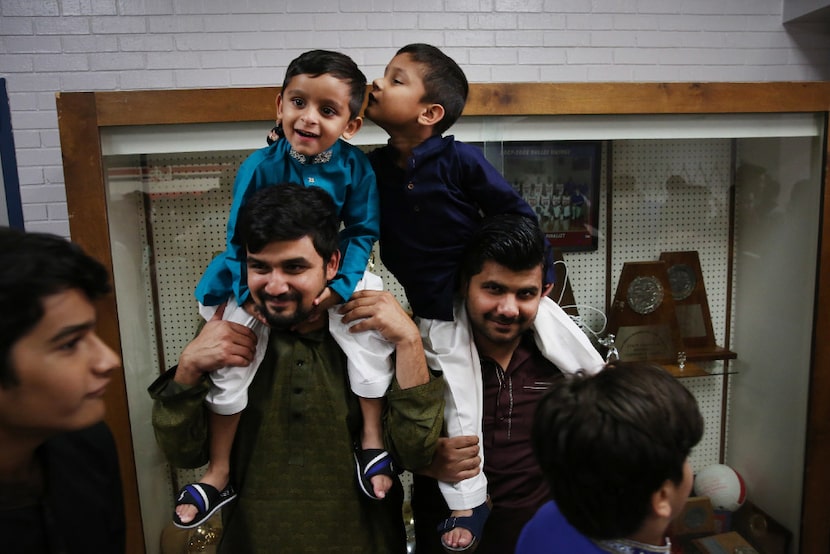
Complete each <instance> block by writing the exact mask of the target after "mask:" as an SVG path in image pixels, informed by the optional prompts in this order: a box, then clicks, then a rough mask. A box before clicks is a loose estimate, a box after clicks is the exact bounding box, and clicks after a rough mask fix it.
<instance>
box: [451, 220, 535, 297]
mask: <svg viewBox="0 0 830 554" xmlns="http://www.w3.org/2000/svg"><path fill="white" fill-rule="evenodd" d="M546 240H547V239H546V238H545V235H544V234H543V233H542V230H541V229H540V228H539V224H538V222H537V221H536V220H534V219H531V218H529V217H525V216H522V215H518V214H499V215H494V216H490V217H488V218H485V219H484V220H482V222H481V225H480V226H479V228H478V229H476V231H475V233H473V236H472V237H471V238H470V240H469V241H467V246H466V247H465V249H464V254H463V257H462V259H461V265H460V268H459V278H460V282H461V283H466V282H468V281H469V280H470V279H471V278H472V277H473V276H474V275H478V274H479V273H481V270H482V268H483V267H484V262H487V261H493V262H496V263H497V264H499V265H502V266H504V267H506V268H507V269H510V270H512V271H525V270H528V269H532V268H534V267H537V266H542V265H543V264H544V262H545V242H546Z"/></svg>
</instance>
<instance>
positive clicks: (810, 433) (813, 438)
mask: <svg viewBox="0 0 830 554" xmlns="http://www.w3.org/2000/svg"><path fill="white" fill-rule="evenodd" d="M828 132H830V125H828V117H827V114H826V115H825V121H824V152H825V153H824V162H825V166H824V191H823V194H822V203H823V205H822V219H821V228H820V231H819V256H820V257H819V260H818V274H817V277H816V292H815V294H816V303H815V313H814V317H815V328H814V331H813V364H812V371H811V373H810V390H809V400H808V408H807V436H806V450H805V455H804V484H803V487H802V490H803V493H802V494H803V499H802V518H801V548H800V549H799V550H798V551H799V552H803V553H805V554H811V553H815V554H819V553H820V554H826V553H827V552H830V505H828V501H827V499H828V498H830V472H828V468H830V342H828V341H827V337H828V336H830V140H829V139H828Z"/></svg>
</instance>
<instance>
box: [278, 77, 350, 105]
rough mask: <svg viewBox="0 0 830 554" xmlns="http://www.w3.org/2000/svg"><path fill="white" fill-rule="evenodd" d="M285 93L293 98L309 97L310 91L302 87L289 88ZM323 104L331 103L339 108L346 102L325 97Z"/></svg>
mask: <svg viewBox="0 0 830 554" xmlns="http://www.w3.org/2000/svg"><path fill="white" fill-rule="evenodd" d="M341 80H342V79H341ZM284 94H285V95H286V96H287V97H288V98H291V97H292V96H302V97H304V98H305V97H308V93H307V92H306V91H304V90H303V89H301V88H292V89H288V90H286V91H285V93H284ZM321 104H324V105H328V104H331V105H333V106H335V107H337V108H342V107H343V106H344V105H345V104H346V103H343V102H340V101H338V100H335V99H334V98H323V100H322V102H321Z"/></svg>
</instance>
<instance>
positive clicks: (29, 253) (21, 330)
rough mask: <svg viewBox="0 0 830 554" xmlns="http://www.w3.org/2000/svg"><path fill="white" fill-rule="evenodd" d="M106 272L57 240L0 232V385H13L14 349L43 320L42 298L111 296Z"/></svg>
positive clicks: (72, 246)
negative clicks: (68, 292)
mask: <svg viewBox="0 0 830 554" xmlns="http://www.w3.org/2000/svg"><path fill="white" fill-rule="evenodd" d="M108 278H109V276H108V273H107V270H106V269H105V268H104V266H103V265H101V264H100V263H99V262H98V261H97V260H95V259H93V258H91V257H90V256H88V255H86V254H85V253H84V252H83V250H81V248H80V247H79V246H77V245H76V244H73V243H71V242H69V241H67V240H65V239H63V238H61V237H58V236H56V235H50V234H46V233H26V232H24V231H19V230H17V229H11V228H8V227H0V386H3V387H6V386H10V385H13V384H15V383H16V382H17V381H16V377H15V375H14V373H13V370H12V368H11V367H10V365H9V355H10V350H11V347H12V345H14V343H15V342H17V340H18V339H19V338H21V337H22V336H23V335H25V334H27V333H28V332H29V331H30V330H31V329H32V328H34V327H35V326H36V325H37V323H38V322H39V321H40V319H41V318H42V317H43V314H44V311H43V299H44V298H46V297H48V296H51V295H53V294H57V293H60V292H64V291H66V290H70V289H78V290H80V291H81V292H83V293H84V294H85V295H86V296H87V298H89V299H90V300H95V299H97V298H99V297H100V296H102V295H104V294H106V293H107V292H109V290H110V287H109V284H108Z"/></svg>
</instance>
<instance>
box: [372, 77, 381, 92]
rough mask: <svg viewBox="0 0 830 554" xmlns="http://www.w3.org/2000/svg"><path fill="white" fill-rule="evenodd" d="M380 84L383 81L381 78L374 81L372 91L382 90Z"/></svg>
mask: <svg viewBox="0 0 830 554" xmlns="http://www.w3.org/2000/svg"><path fill="white" fill-rule="evenodd" d="M380 83H381V80H380V79H379V78H378V79H375V80H374V81H372V91H376V90H380Z"/></svg>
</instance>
